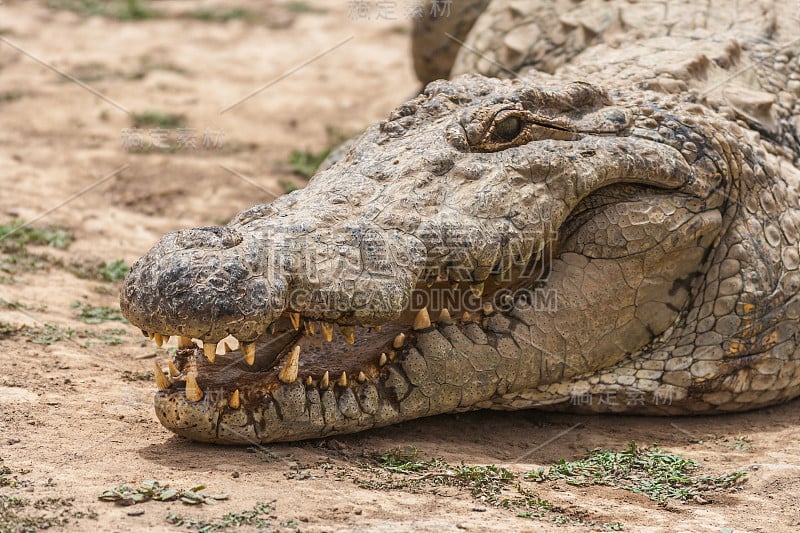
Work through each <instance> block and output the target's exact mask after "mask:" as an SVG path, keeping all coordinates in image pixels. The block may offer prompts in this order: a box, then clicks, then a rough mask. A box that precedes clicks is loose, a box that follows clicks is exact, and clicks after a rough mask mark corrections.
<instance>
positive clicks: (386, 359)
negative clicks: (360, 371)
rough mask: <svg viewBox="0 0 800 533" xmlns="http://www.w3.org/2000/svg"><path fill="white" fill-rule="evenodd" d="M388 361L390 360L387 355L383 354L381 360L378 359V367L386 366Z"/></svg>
mask: <svg viewBox="0 0 800 533" xmlns="http://www.w3.org/2000/svg"><path fill="white" fill-rule="evenodd" d="M388 361H389V358H388V357H386V354H385V353H382V354H381V357H380V359H378V366H384V365H385V364H386V363H387V362H388Z"/></svg>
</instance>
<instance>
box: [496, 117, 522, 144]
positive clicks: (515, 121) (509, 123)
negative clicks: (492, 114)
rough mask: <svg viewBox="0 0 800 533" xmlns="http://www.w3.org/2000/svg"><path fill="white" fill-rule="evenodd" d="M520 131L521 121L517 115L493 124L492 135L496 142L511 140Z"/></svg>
mask: <svg viewBox="0 0 800 533" xmlns="http://www.w3.org/2000/svg"><path fill="white" fill-rule="evenodd" d="M521 131H522V121H521V120H520V119H519V117H508V118H504V119H503V120H501V121H500V122H498V123H497V124H495V126H494V131H493V132H492V137H493V138H494V140H496V141H498V142H511V141H513V140H514V139H515V138H516V137H517V135H519V134H520V132H521Z"/></svg>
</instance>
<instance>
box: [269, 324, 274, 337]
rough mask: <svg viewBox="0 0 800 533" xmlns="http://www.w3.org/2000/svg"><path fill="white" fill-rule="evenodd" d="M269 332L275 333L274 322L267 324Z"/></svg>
mask: <svg viewBox="0 0 800 533" xmlns="http://www.w3.org/2000/svg"><path fill="white" fill-rule="evenodd" d="M269 334H270V335H275V322H273V323H272V324H270V325H269Z"/></svg>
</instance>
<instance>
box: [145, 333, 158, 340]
mask: <svg viewBox="0 0 800 533" xmlns="http://www.w3.org/2000/svg"><path fill="white" fill-rule="evenodd" d="M147 337H148V338H149V339H150V340H153V339H155V337H156V334H155V333H148V334H147Z"/></svg>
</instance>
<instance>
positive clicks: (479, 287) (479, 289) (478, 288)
mask: <svg viewBox="0 0 800 533" xmlns="http://www.w3.org/2000/svg"><path fill="white" fill-rule="evenodd" d="M469 290H471V291H472V294H474V295H475V297H476V298H480V297H481V296H483V282H480V283H473V284H472V285H470V286H469Z"/></svg>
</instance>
